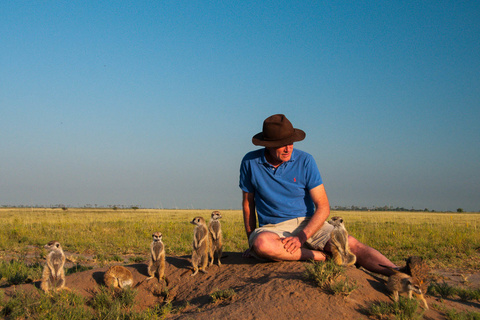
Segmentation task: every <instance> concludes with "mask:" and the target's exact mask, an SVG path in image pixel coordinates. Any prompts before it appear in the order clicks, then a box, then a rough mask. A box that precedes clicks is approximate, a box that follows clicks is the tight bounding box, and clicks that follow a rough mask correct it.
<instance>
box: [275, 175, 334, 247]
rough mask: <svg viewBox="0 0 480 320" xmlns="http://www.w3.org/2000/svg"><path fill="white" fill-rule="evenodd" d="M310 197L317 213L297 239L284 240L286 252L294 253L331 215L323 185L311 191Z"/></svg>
mask: <svg viewBox="0 0 480 320" xmlns="http://www.w3.org/2000/svg"><path fill="white" fill-rule="evenodd" d="M310 196H311V197H312V201H313V203H314V204H315V212H314V213H313V216H312V217H311V218H310V221H309V222H308V224H307V226H306V227H305V228H304V229H303V231H301V232H300V233H299V234H298V235H297V236H295V237H288V238H285V239H283V240H282V242H283V244H284V247H285V250H287V251H288V252H290V253H294V252H295V251H297V250H298V249H300V248H301V246H302V245H303V244H304V243H305V241H307V239H308V238H310V237H311V236H313V235H314V234H315V233H316V232H317V231H318V230H320V228H321V227H322V226H323V224H324V223H325V221H326V220H327V218H328V216H329V215H330V204H329V202H328V197H327V193H326V192H325V187H324V185H323V184H321V185H319V186H317V187H315V188H313V189H311V190H310Z"/></svg>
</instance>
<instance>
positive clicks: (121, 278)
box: [103, 266, 133, 289]
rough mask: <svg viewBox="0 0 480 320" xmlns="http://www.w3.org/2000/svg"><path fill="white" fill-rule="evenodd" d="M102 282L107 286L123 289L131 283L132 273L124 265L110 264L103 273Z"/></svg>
mask: <svg viewBox="0 0 480 320" xmlns="http://www.w3.org/2000/svg"><path fill="white" fill-rule="evenodd" d="M103 282H104V283H105V285H106V286H107V287H109V288H112V287H113V289H125V288H127V287H131V286H132V285H133V275H132V272H131V271H130V270H128V269H127V268H125V267H122V266H111V267H110V268H108V270H107V272H105V274H104V275H103Z"/></svg>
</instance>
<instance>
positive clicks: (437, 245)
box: [0, 208, 480, 269]
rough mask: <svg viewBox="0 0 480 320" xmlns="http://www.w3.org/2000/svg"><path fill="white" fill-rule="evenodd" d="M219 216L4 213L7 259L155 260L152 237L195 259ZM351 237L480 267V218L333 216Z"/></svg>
mask: <svg viewBox="0 0 480 320" xmlns="http://www.w3.org/2000/svg"><path fill="white" fill-rule="evenodd" d="M211 211H212V210H156V209H137V210H133V209H126V210H125V209H118V210H113V209H93V208H91V209H84V208H78V209H76V208H69V209H68V210H62V209H48V208H47V209H45V208H0V225H2V228H1V229H0V259H4V258H11V257H17V258H18V259H19V260H22V257H26V256H27V255H32V252H33V254H34V255H35V254H38V256H39V257H41V256H42V255H43V254H44V250H43V249H42V247H43V245H44V244H45V243H47V242H48V241H50V240H54V239H55V240H58V241H60V243H61V244H62V246H63V248H64V251H65V252H67V254H68V253H70V254H72V253H73V254H76V255H79V256H85V257H91V256H94V257H98V258H99V259H106V260H108V259H112V258H114V257H119V256H133V257H135V256H137V257H139V258H141V257H145V258H146V257H147V255H148V250H149V245H150V240H151V234H152V233H153V232H155V231H161V232H162V233H163V240H164V243H165V246H166V251H167V254H168V255H186V254H190V252H191V249H190V248H191V241H192V237H193V228H194V226H193V225H192V224H190V221H191V220H192V218H193V217H195V216H198V215H199V216H203V217H204V218H206V219H208V217H209V216H210V213H211ZM220 211H221V212H222V215H223V218H222V220H221V222H222V228H223V234H224V239H225V240H224V242H225V243H224V251H227V252H228V251H235V252H241V251H244V250H245V249H246V248H247V241H246V236H245V232H244V227H243V218H242V213H241V211H240V210H220ZM335 215H339V216H342V217H343V218H344V220H345V224H346V227H347V229H348V230H349V232H350V234H352V235H353V236H354V237H356V238H357V239H358V240H360V241H361V242H364V243H366V244H368V245H370V246H372V247H374V248H376V249H378V250H379V251H381V252H382V253H384V254H385V255H386V256H387V257H389V258H390V259H391V260H392V261H394V262H396V263H398V264H400V265H402V264H403V259H405V258H406V257H408V256H411V255H419V256H422V257H424V258H425V259H427V261H429V263H430V264H431V265H432V266H434V267H435V268H454V267H458V268H474V269H478V268H479V267H480V254H479V250H480V249H479V248H480V214H479V213H432V212H362V211H332V212H331V216H335Z"/></svg>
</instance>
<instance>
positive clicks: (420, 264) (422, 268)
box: [380, 256, 430, 292]
mask: <svg viewBox="0 0 480 320" xmlns="http://www.w3.org/2000/svg"><path fill="white" fill-rule="evenodd" d="M405 260H406V265H405V266H404V267H401V268H392V267H389V266H385V265H383V264H380V266H381V267H384V268H389V269H395V270H397V271H399V272H402V273H406V274H408V275H409V276H411V277H412V279H413V280H414V281H415V282H417V283H418V284H419V285H420V289H422V292H426V291H427V287H428V283H427V279H428V274H429V272H430V267H429V266H428V265H427V264H426V263H425V261H423V259H422V258H421V257H418V256H411V257H408V258H407V259H405Z"/></svg>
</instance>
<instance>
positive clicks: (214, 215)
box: [212, 211, 222, 220]
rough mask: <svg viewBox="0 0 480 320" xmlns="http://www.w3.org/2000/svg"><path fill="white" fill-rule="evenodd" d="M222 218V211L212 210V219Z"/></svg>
mask: <svg viewBox="0 0 480 320" xmlns="http://www.w3.org/2000/svg"><path fill="white" fill-rule="evenodd" d="M221 218H222V214H221V213H220V211H213V212H212V219H213V220H218V219H221Z"/></svg>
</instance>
